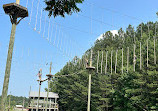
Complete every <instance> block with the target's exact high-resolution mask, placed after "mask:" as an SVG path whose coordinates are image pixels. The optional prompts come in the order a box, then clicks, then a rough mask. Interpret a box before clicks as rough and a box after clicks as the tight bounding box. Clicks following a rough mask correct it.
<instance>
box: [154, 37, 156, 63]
mask: <svg viewBox="0 0 158 111" xmlns="http://www.w3.org/2000/svg"><path fill="white" fill-rule="evenodd" d="M155 38H156V37H154V64H156V48H155V41H156V40H155Z"/></svg>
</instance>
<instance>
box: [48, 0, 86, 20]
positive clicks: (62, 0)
mask: <svg viewBox="0 0 158 111" xmlns="http://www.w3.org/2000/svg"><path fill="white" fill-rule="evenodd" d="M83 1H84V0H45V3H46V8H45V10H46V11H48V12H49V16H51V15H53V16H54V17H56V16H59V15H61V16H62V17H65V14H68V15H71V14H72V13H73V12H76V13H77V12H79V11H80V8H78V6H77V4H78V3H83Z"/></svg>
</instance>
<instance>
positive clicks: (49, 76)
mask: <svg viewBox="0 0 158 111" xmlns="http://www.w3.org/2000/svg"><path fill="white" fill-rule="evenodd" d="M51 71H52V62H51V63H50V69H49V74H47V75H46V76H47V78H48V89H47V100H46V107H45V111H47V107H48V106H47V105H48V96H49V87H50V80H51V78H52V77H53V75H52V74H51Z"/></svg>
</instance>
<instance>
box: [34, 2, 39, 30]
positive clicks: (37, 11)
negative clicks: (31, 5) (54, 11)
mask: <svg viewBox="0 0 158 111" xmlns="http://www.w3.org/2000/svg"><path fill="white" fill-rule="evenodd" d="M39 2H40V0H38V3H37V13H36V22H35V28H34V30H36V25H37V17H38V7H39Z"/></svg>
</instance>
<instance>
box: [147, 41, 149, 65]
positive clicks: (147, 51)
mask: <svg viewBox="0 0 158 111" xmlns="http://www.w3.org/2000/svg"><path fill="white" fill-rule="evenodd" d="M148 41H149V39H147V67H148V62H149V57H148V54H149V51H148V47H149V46H148Z"/></svg>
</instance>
